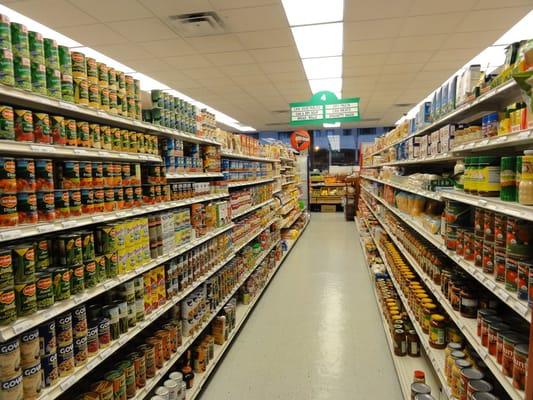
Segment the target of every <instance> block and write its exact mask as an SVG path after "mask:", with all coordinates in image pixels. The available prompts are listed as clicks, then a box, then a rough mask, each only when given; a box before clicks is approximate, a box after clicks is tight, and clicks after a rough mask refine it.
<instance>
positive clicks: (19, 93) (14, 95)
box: [0, 84, 220, 146]
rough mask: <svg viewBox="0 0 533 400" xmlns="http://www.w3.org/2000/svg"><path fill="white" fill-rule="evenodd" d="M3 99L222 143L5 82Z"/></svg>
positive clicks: (192, 139) (0, 97)
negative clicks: (7, 84) (15, 86)
mask: <svg viewBox="0 0 533 400" xmlns="http://www.w3.org/2000/svg"><path fill="white" fill-rule="evenodd" d="M0 102H2V103H7V104H11V105H15V106H22V107H27V108H31V109H35V110H40V111H44V112H50V113H57V114H59V115H64V116H68V117H73V118H81V119H84V120H87V121H94V122H99V123H102V124H106V125H112V126H117V127H121V128H127V129H132V130H141V131H144V132H150V133H154V134H160V135H163V136H172V137H175V138H177V139H182V140H184V141H187V142H192V143H203V144H212V145H215V146H220V143H218V142H217V141H215V140H212V139H208V138H202V137H198V136H195V135H193V134H189V133H185V132H181V131H178V130H176V129H170V128H166V127H164V126H158V125H153V124H151V123H148V122H143V121H140V120H136V119H133V118H128V117H122V116H118V115H113V114H110V113H107V112H105V111H101V110H96V109H94V108H89V107H87V106H82V105H78V104H73V103H69V102H66V101H62V100H57V99H53V98H51V97H46V96H42V95H39V94H36V93H33V92H30V91H27V90H22V89H17V88H14V87H11V86H6V85H3V84H0Z"/></svg>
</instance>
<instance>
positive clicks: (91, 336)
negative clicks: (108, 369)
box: [87, 318, 100, 357]
mask: <svg viewBox="0 0 533 400" xmlns="http://www.w3.org/2000/svg"><path fill="white" fill-rule="evenodd" d="M99 350H100V345H99V344H98V318H93V319H92V320H90V321H89V327H88V329H87V356H88V357H93V356H95V355H96V354H98V351H99Z"/></svg>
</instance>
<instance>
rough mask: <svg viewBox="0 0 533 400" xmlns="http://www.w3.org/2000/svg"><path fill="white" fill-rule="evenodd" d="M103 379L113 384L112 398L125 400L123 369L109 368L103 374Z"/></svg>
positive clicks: (124, 375)
mask: <svg viewBox="0 0 533 400" xmlns="http://www.w3.org/2000/svg"><path fill="white" fill-rule="evenodd" d="M104 379H105V380H106V381H109V382H111V383H112V384H113V398H114V399H115V400H126V399H127V395H126V374H125V373H124V372H123V371H119V370H116V369H114V370H111V371H109V372H108V373H106V374H105V375H104Z"/></svg>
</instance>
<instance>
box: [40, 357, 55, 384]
mask: <svg viewBox="0 0 533 400" xmlns="http://www.w3.org/2000/svg"><path fill="white" fill-rule="evenodd" d="M41 369H42V371H43V383H44V386H45V387H48V386H52V385H54V384H55V383H56V381H57V378H58V377H59V368H58V365H57V353H52V354H48V355H46V356H44V357H42V358H41Z"/></svg>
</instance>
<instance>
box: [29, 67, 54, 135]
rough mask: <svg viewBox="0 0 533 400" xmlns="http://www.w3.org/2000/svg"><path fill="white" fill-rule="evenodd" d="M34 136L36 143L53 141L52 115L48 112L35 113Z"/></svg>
mask: <svg viewBox="0 0 533 400" xmlns="http://www.w3.org/2000/svg"><path fill="white" fill-rule="evenodd" d="M43 72H44V67H43ZM45 90H46V88H45ZM33 137H34V140H35V142H36V143H45V144H51V143H52V135H51V132H50V117H49V115H48V114H46V113H39V112H34V113H33Z"/></svg>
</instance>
